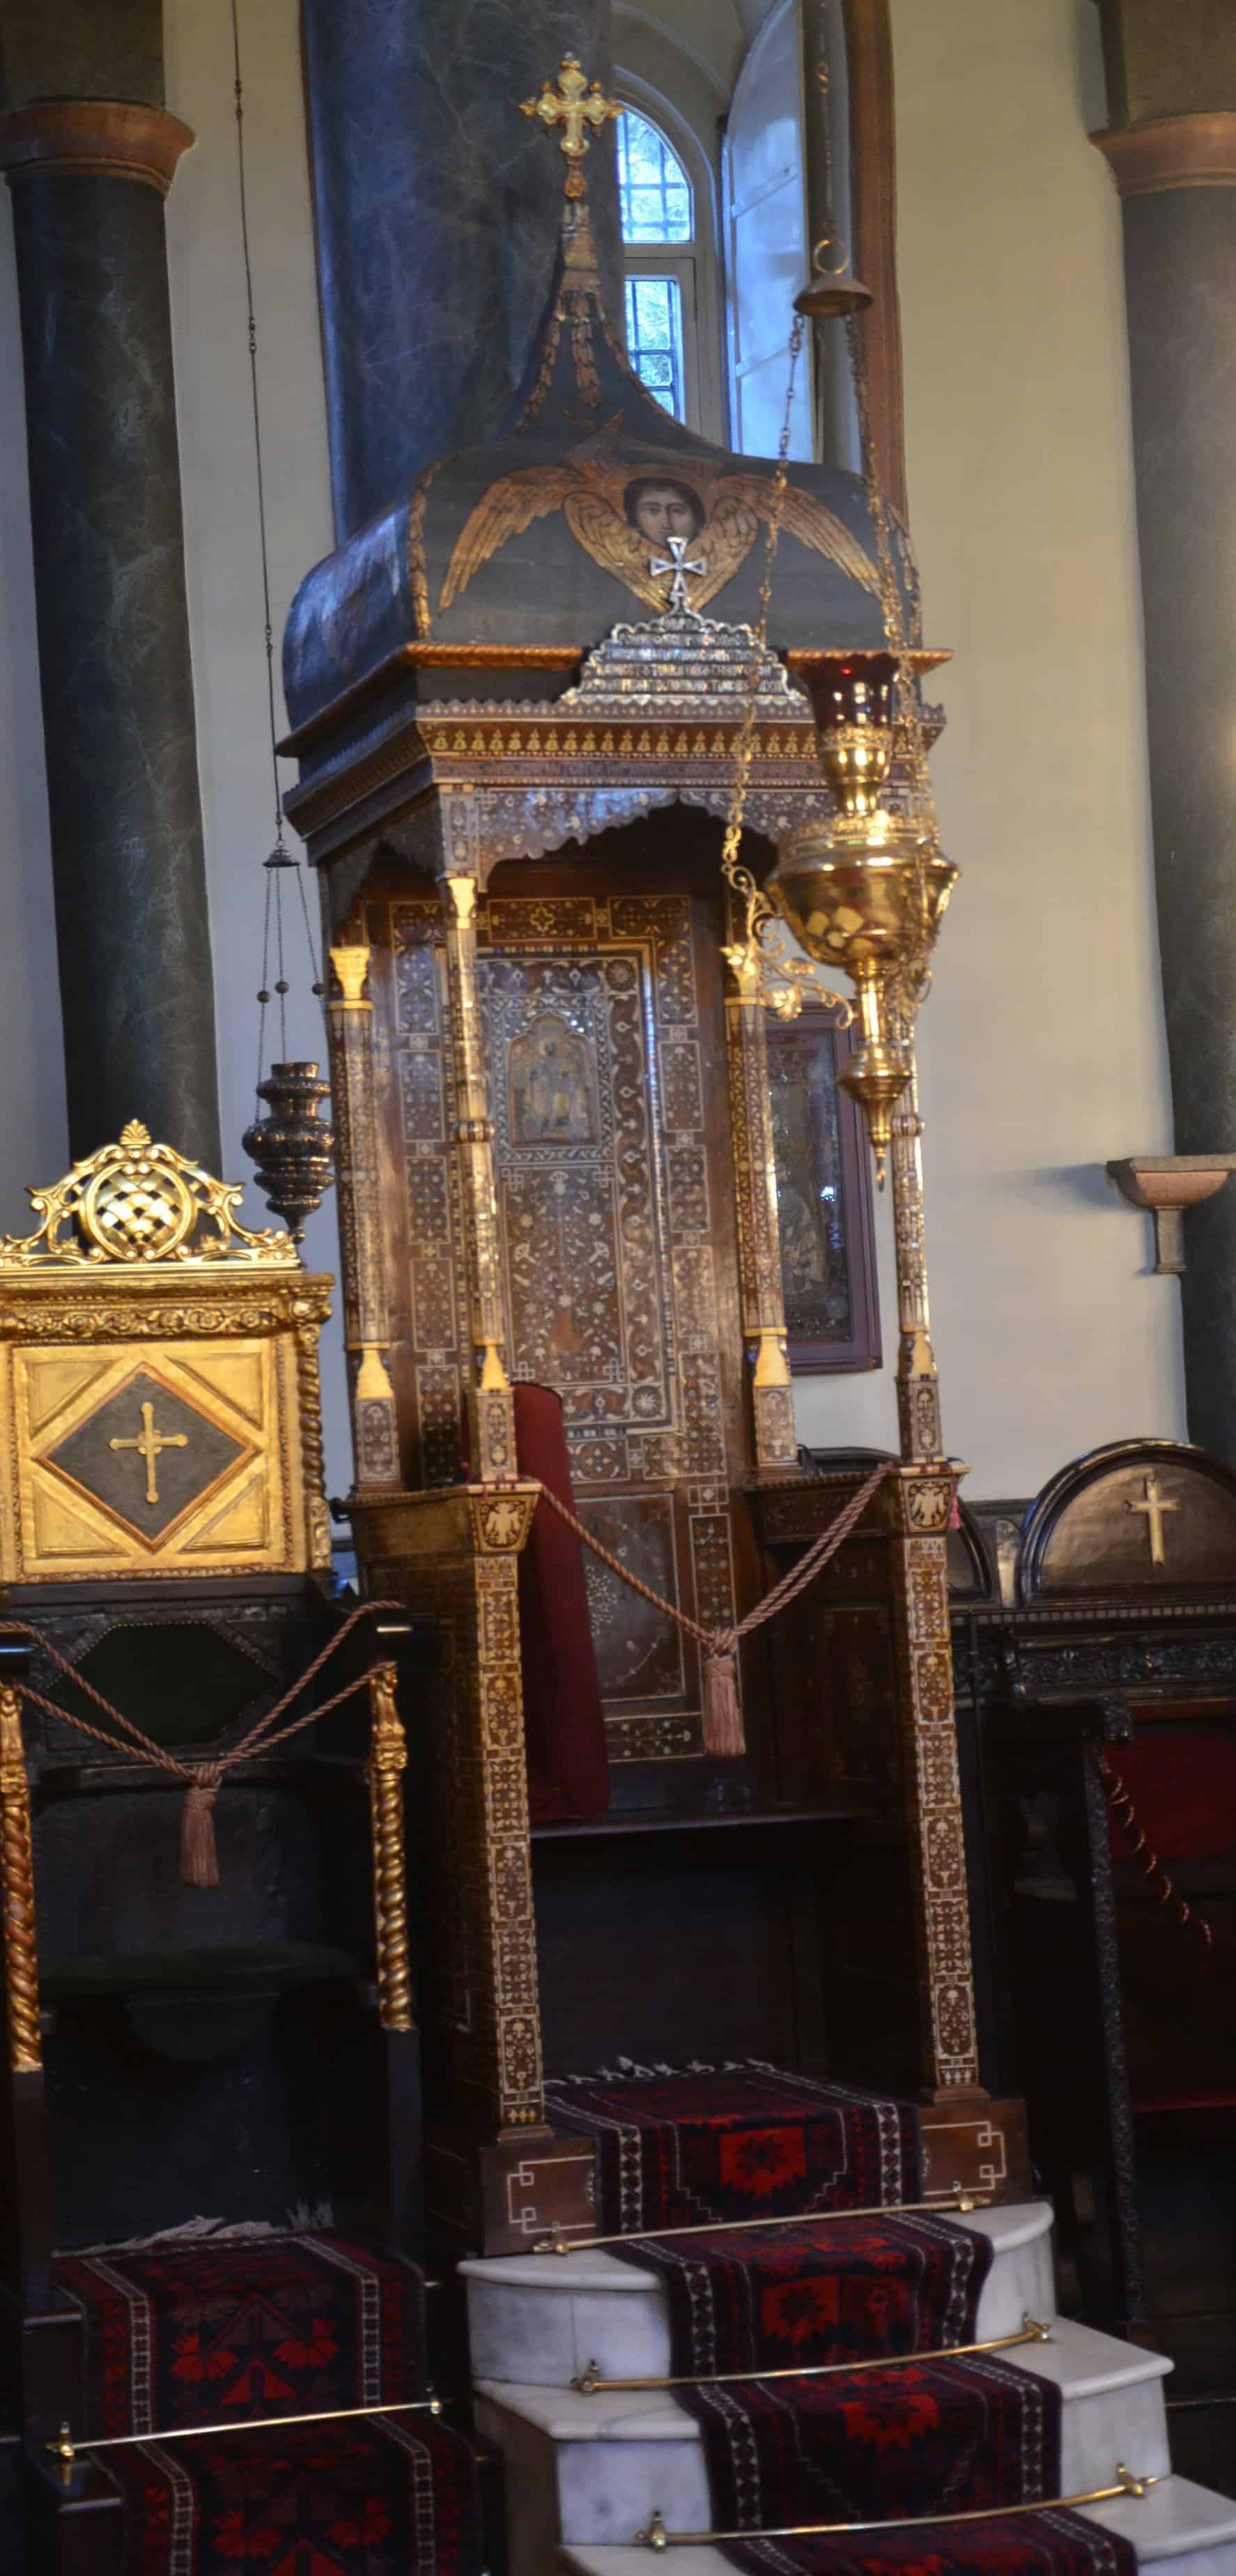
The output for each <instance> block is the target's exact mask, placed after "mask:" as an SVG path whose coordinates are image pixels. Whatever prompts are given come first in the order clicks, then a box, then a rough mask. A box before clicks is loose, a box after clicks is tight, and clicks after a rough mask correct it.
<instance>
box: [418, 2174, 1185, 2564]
mask: <svg viewBox="0 0 1236 2576" xmlns="http://www.w3.org/2000/svg"><path fill="white" fill-rule="evenodd" d="M951 2214H953V2215H957V2214H956V2213H951ZM960 2223H961V2224H962V2225H965V2226H969V2227H971V2228H973V2229H974V2230H976V2231H978V2232H981V2233H983V2234H985V2235H987V2236H989V2237H990V2238H991V2240H992V2246H993V2260H992V2266H991V2270H990V2272H989V2274H988V2278H987V2281H986V2283H985V2284H984V2288H983V2293H982V2298H981V2301H980V2305H979V2312H978V2318H977V2323H976V2329H975V2340H976V2341H986V2340H988V2339H990V2338H992V2337H995V2336H999V2335H1004V2334H1012V2333H1016V2331H1017V2330H1018V2328H1019V2327H1020V2325H1021V2323H1022V2319H1023V2316H1025V2315H1026V2314H1027V2313H1028V2314H1030V2315H1031V2316H1034V2317H1037V2318H1039V2319H1041V2320H1043V2321H1044V2322H1048V2323H1051V2324H1052V2330H1053V2340H1052V2341H1051V2342H1050V2343H1048V2344H1029V2345H1025V2346H1021V2347H1019V2348H1017V2349H1016V2350H1015V2351H1012V2352H1009V2353H1007V2354H1005V2355H1003V2356H1001V2358H1002V2359H1004V2360H1006V2361H1008V2362H1009V2363H1010V2364H1011V2365H1012V2366H1013V2367H1017V2366H1018V2365H1019V2364H1020V2365H1024V2366H1025V2367H1027V2368H1029V2369H1033V2370H1037V2371H1038V2372H1040V2374H1041V2375H1043V2376H1044V2377H1052V2378H1055V2379H1057V2380H1058V2381H1059V2383H1060V2387H1061V2394H1062V2424H1061V2434H1062V2458H1061V2470H1062V2477H1061V2484H1062V2488H1063V2490H1064V2492H1065V2493H1069V2492H1074V2493H1076V2492H1077V2491H1078V2490H1084V2489H1085V2488H1086V2487H1088V2486H1099V2485H1104V2484H1106V2483H1107V2482H1108V2481H1109V2480H1110V2479H1111V2478H1112V2476H1113V2474H1114V2471H1115V2467H1116V2463H1117V2461H1118V2460H1125V2461H1127V2462H1128V2464H1129V2466H1130V2467H1132V2468H1134V2469H1136V2470H1140V2471H1141V2472H1143V2473H1144V2474H1147V2475H1150V2476H1155V2477H1158V2478H1160V2479H1161V2480H1162V2481H1163V2483H1162V2484H1161V2485H1160V2486H1158V2487H1156V2488H1155V2489H1153V2490H1152V2492H1151V2494H1150V2495H1149V2496H1148V2497H1147V2498H1146V2499H1145V2501H1144V2502H1143V2503H1138V2502H1136V2501H1130V2502H1129V2503H1128V2504H1118V2505H1112V2506H1102V2507H1097V2508H1095V2509H1094V2510H1095V2514H1096V2518H1097V2519H1099V2520H1103V2519H1104V2518H1106V2517H1110V2519H1111V2524H1112V2528H1113V2529H1125V2528H1126V2527H1127V2529H1128V2533H1129V2536H1130V2537H1131V2538H1132V2539H1133V2541H1134V2544H1135V2546H1137V2547H1138V2548H1139V2551H1140V2554H1141V2561H1142V2564H1143V2566H1144V2567H1146V2568H1148V2569H1154V2568H1156V2567H1160V2566H1161V2567H1162V2568H1163V2570H1164V2576H1236V2504H1234V2505H1225V2504H1224V2503H1223V2501H1222V2499H1221V2498H1219V2497H1215V2496H1209V2495H1207V2494H1206V2492H1205V2491H1204V2490H1203V2489H1201V2488H1199V2487H1194V2486H1192V2485H1190V2484H1188V2483H1187V2482H1186V2481H1184V2480H1181V2479H1176V2478H1172V2477H1171V2476H1170V2474H1169V2471H1170V2461H1169V2454H1168V2444H1167V2430H1166V2416H1165V2412H1164V2406H1163V2381H1164V2378H1165V2376H1166V2374H1167V2371H1168V2369H1169V2366H1170V2365H1169V2364H1168V2363H1167V2362H1166V2361H1164V2360H1163V2359H1161V2358H1160V2357H1159V2356H1158V2355H1157V2354H1153V2353H1147V2352H1143V2351H1141V2350H1140V2349H1138V2348H1137V2347H1135V2346H1132V2345H1129V2344H1125V2343H1120V2342H1118V2341H1116V2340H1115V2339H1114V2338H1113V2337H1111V2336H1107V2335H1100V2334H1095V2333H1094V2332H1093V2331H1092V2330H1091V2329H1090V2328H1088V2327H1085V2326H1079V2325H1075V2324H1072V2323H1069V2322H1068V2321H1061V2320H1057V2319H1056V2317H1055V2288H1054V2273H1053V2265H1052V2253H1051V2210H1050V2207H1049V2205H1048V2204H1047V2203H1046V2202H1041V2201H1040V2202H1030V2203H1026V2204H1024V2205H1022V2206H1016V2207H1011V2208H1001V2209H992V2210H982V2211H974V2212H972V2213H970V2214H968V2215H967V2216H966V2217H965V2218H964V2219H961V2220H960ZM461 2269H462V2271H463V2273H464V2274H465V2275H466V2276H467V2284H468V2310H469V2333H470V2339H471V2348H472V2368H473V2378H474V2385H475V2390H476V2405H477V2423H478V2427H479V2429H480V2430H481V2431H482V2432H483V2433H485V2434H487V2435H488V2436H489V2438H490V2439H492V2440H493V2441H495V2442H496V2443H497V2444H498V2446H499V2448H500V2449H501V2450H502V2452H503V2454H504V2456H505V2460H506V2477H507V2510H508V2518H509V2525H510V2535H511V2571H512V2576H550V2571H551V2570H554V2569H555V2568H558V2569H560V2570H563V2571H565V2570H571V2571H574V2576H639V2571H640V2570H641V2569H644V2570H646V2569H647V2566H648V2559H649V2553H648V2552H647V2551H646V2550H636V2549H634V2548H632V2546H631V2545H630V2544H631V2542H632V2539H633V2535H634V2533H635V2532H636V2531H637V2530H639V2529H641V2528H643V2527H646V2526H647V2524H648V2522H649V2521H650V2519H651V2517H652V2514H653V2511H654V2510H657V2509H659V2510H660V2512H661V2513H662V2515H663V2517H664V2520H665V2522H666V2524H667V2526H668V2527H669V2528H670V2529H671V2530H680V2531H683V2530H686V2531H691V2530H696V2531H698V2530H706V2529H707V2528H708V2524H709V2521H710V2519H711V2513H710V2507H709V2500H708V2486H707V2477H706V2473H705V2466H704V2456H703V2445H702V2442H701V2438H700V2433H699V2428H698V2426H697V2425H696V2424H695V2423H694V2421H693V2419H692V2418H691V2417H690V2416H689V2415H688V2414H687V2413H686V2412H685V2410H684V2409H683V2408H682V2407H680V2406H679V2405H678V2403H677V2401H676V2399H675V2398H674V2396H673V2394H672V2392H671V2391H669V2390H666V2389H648V2390H629V2391H627V2390H615V2391H612V2392H611V2391H599V2392H598V2393H597V2394H596V2395H594V2396H591V2397H589V2396H585V2395H583V2394H582V2393H581V2392H580V2391H578V2390H576V2389H574V2388H573V2387H572V2386H571V2382H572V2380H574V2379H576V2378H578V2377H579V2376H581V2375H582V2374H583V2373H584V2372H585V2371H587V2370H588V2369H589V2367H590V2366H592V2367H595V2368H596V2369H597V2371H598V2374H599V2376H601V2377H602V2378H611V2379H656V2378H659V2377H663V2376H665V2375H666V2374H667V2373H668V2371H669V2367H670V2337H669V2319H668V2311H667V2307H666V2301H665V2293H664V2288H663V2285H662V2283H661V2281H660V2280H659V2278H658V2277H657V2275H656V2274H655V2273H652V2272H641V2271H640V2270H639V2269H638V2268H637V2267H636V2266H635V2265H633V2264H629V2263H624V2262H620V2261H619V2260H618V2258H617V2257H616V2256H615V2255H613V2254H610V2253H608V2252H606V2251H605V2249H604V2248H600V2247H599V2248H597V2249H595V2250H594V2251H592V2252H587V2251H580V2252H578V2253H573V2254H569V2255H566V2256H556V2255H534V2254H524V2255H508V2256H502V2257H498V2258H495V2259H491V2260H490V2261H487V2262H481V2261H472V2262H466V2263H464V2264H463V2265H462V2266H461ZM728 2565H729V2562H728V2561H727V2560H726V2559H725V2558H724V2556H723V2555H722V2554H721V2553H720V2552H719V2551H717V2550H714V2549H710V2548H707V2547H702V2548H698V2549H681V2550H678V2549H676V2550H675V2551H674V2552H673V2557H672V2571H673V2576H724V2571H725V2570H726V2569H727V2567H728Z"/></svg>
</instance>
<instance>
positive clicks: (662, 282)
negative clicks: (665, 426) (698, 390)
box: [627, 277, 686, 420]
mask: <svg viewBox="0 0 1236 2576" xmlns="http://www.w3.org/2000/svg"><path fill="white" fill-rule="evenodd" d="M627 356H628V358H629V359H630V361H631V365H632V366H633V368H634V369H635V373H636V375H637V376H638V377H639V380H640V383H641V384H642V385H644V386H645V387H646V388H647V390H648V392H649V393H650V394H653V395H655V397H656V400H657V401H658V402H659V403H661V404H663V406H664V408H665V410H666V411H669V412H672V413H673V415H674V418H675V420H685V418H686V407H685V403H684V399H683V368H682V288H681V286H680V285H679V282H678V279H677V278H676V277H628V279H627Z"/></svg>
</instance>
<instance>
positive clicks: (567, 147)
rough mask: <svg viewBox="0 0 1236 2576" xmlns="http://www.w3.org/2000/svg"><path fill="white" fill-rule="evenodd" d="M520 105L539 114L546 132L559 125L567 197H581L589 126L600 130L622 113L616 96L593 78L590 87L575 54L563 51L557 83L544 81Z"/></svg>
mask: <svg viewBox="0 0 1236 2576" xmlns="http://www.w3.org/2000/svg"><path fill="white" fill-rule="evenodd" d="M522 109H523V114H524V115H525V116H539V118H540V120H541V123H542V125H543V126H544V127H545V130H546V132H547V133H550V134H552V132H553V130H554V128H555V126H558V125H560V126H561V128H562V137H561V148H562V150H563V151H564V152H565V154H566V157H567V176H566V193H567V195H568V197H582V195H583V193H584V174H583V171H582V169H581V168H580V163H581V162H582V160H583V157H584V154H585V152H586V151H587V149H588V145H589V143H590V142H591V140H592V137H591V135H590V134H589V131H588V128H589V126H591V127H592V128H593V130H594V132H595V131H599V129H600V127H601V126H603V125H608V124H609V123H610V121H611V119H612V118H613V117H615V116H621V114H622V109H621V107H620V106H619V103H618V101H617V99H616V98H607V97H606V95H605V92H604V90H603V89H602V87H601V84H600V82H599V81H593V83H592V86H591V88H589V86H588V83H587V81H586V80H585V78H584V75H583V73H582V72H581V70H580V68H579V56H578V54H564V55H563V57H562V62H561V64H560V66H559V71H558V79H557V83H556V85H555V83H554V82H553V81H551V80H547V81H545V82H544V83H543V85H542V88H541V94H540V97H539V98H526V99H524V100H523V101H522Z"/></svg>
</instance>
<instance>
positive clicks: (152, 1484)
mask: <svg viewBox="0 0 1236 2576" xmlns="http://www.w3.org/2000/svg"><path fill="white" fill-rule="evenodd" d="M244 1455H245V1450H244V1446H243V1444H242V1443H241V1442H240V1441H239V1440H233V1439H232V1438H231V1436H230V1434H229V1433H228V1432H226V1431H221V1430H220V1428H219V1425H218V1423H217V1422H211V1421H209V1420H208V1418H207V1416H206V1415H205V1414H204V1413H199V1412H198V1410H197V1407H196V1406H195V1405H192V1404H186V1402H185V1400H184V1397H183V1396H180V1395H174V1394H173V1393H172V1391H171V1389H170V1387H166V1386H164V1385H163V1384H162V1383H161V1381H160V1380H159V1379H158V1378H156V1377H152V1376H151V1375H150V1373H149V1371H148V1370H146V1369H141V1370H139V1371H138V1373H137V1375H136V1376H135V1377H131V1378H129V1379H128V1380H127V1381H126V1383H125V1384H124V1385H123V1386H121V1387H117V1389H116V1391H115V1393H114V1394H113V1395H110V1396H109V1397H108V1398H107V1401H106V1403H105V1404H101V1405H100V1406H99V1409H98V1412H97V1413H92V1414H91V1415H90V1417H89V1419H88V1420H87V1421H85V1422H82V1423H79V1425H78V1428H77V1430H76V1431H73V1432H70V1434H69V1437H68V1439H67V1440H62V1441H61V1443H60V1446H59V1448H57V1449H52V1450H50V1451H49V1452H48V1455H47V1463H48V1464H49V1465H50V1466H53V1467H58V1468H59V1469H60V1471H61V1473H62V1475H65V1476H69V1477H71V1478H72V1480H73V1483H74V1484H75V1485H77V1486H79V1487H80V1488H81V1490H82V1491H83V1492H85V1493H87V1494H91V1495H93V1497H94V1499H95V1501H96V1502H99V1503H103V1504H104V1505H105V1506H106V1508H107V1509H108V1511H111V1512H114V1513H115V1514H116V1516H117V1518H118V1519H119V1520H122V1521H124V1523H125V1525H126V1527H127V1528H129V1529H132V1530H136V1531H137V1532H138V1534H139V1536H141V1537H142V1538H147V1539H159V1538H162V1536H163V1533H164V1531H165V1530H167V1529H170V1527H171V1525H172V1522H173V1521H174V1520H178V1519H179V1517H180V1515H181V1513H182V1512H183V1511H185V1510H186V1509H187V1507H188V1505H189V1504H190V1503H196V1502H199V1501H200V1500H201V1497H202V1496H203V1495H204V1494H206V1493H208V1492H209V1491H210V1488H211V1486H212V1485H215V1484H217V1483H218V1481H219V1478H220V1476H222V1475H223V1474H224V1472H225V1470H226V1469H227V1468H229V1467H232V1466H234V1465H235V1464H236V1461H237V1459H239V1458H243V1457H244Z"/></svg>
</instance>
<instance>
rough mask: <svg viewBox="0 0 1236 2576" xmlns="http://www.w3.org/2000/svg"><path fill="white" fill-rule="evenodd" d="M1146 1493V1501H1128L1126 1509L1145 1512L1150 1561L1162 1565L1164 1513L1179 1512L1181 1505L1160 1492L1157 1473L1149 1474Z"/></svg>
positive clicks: (1127, 1510)
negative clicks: (1170, 1501) (1171, 1501)
mask: <svg viewBox="0 0 1236 2576" xmlns="http://www.w3.org/2000/svg"><path fill="white" fill-rule="evenodd" d="M1145 1495H1146V1499H1145V1502H1144V1503H1126V1504H1125V1510H1126V1512H1143V1513H1144V1514H1145V1518H1146V1528H1147V1531H1148V1533H1149V1537H1150V1562H1151V1564H1152V1565H1162V1564H1163V1563H1164V1562H1165V1559H1164V1553H1163V1515H1164V1513H1165V1512H1178V1511H1179V1509H1180V1505H1179V1503H1169V1502H1168V1500H1167V1498H1166V1496H1165V1495H1163V1494H1161V1493H1160V1492H1159V1479H1158V1477H1157V1476H1155V1475H1150V1476H1147V1478H1146V1483H1145Z"/></svg>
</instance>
